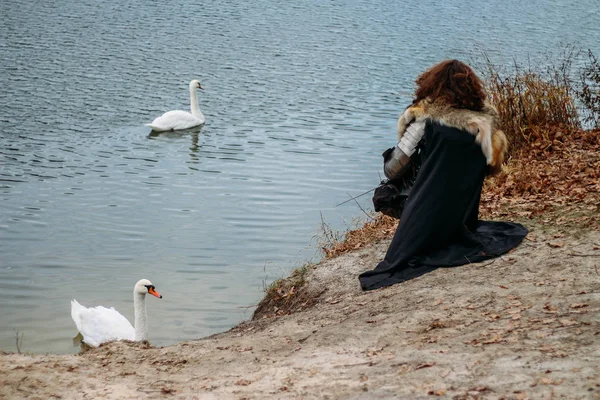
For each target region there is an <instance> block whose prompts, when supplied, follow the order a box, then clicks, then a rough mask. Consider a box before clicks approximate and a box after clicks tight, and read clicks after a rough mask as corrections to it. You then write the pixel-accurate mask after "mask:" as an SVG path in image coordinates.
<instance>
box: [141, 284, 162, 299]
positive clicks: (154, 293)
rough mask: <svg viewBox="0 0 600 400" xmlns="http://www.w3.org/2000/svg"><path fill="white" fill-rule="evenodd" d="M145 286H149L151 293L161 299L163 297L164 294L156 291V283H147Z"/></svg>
mask: <svg viewBox="0 0 600 400" xmlns="http://www.w3.org/2000/svg"><path fill="white" fill-rule="evenodd" d="M145 286H146V288H148V293H149V294H151V295H152V296H154V297H158V298H159V299H162V295H161V294H160V293H158V292H157V291H156V288H155V287H154V285H145Z"/></svg>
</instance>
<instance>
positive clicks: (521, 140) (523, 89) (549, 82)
mask: <svg viewBox="0 0 600 400" xmlns="http://www.w3.org/2000/svg"><path fill="white" fill-rule="evenodd" d="M565 57H566V58H565V59H563V62H562V63H561V64H559V65H557V66H550V67H548V69H547V70H546V71H545V72H540V71H535V70H534V69H533V68H531V67H528V68H523V67H521V66H519V65H518V64H517V63H516V62H515V63H514V71H513V72H512V73H509V74H506V73H503V72H502V71H501V70H500V68H499V67H497V66H496V65H494V63H493V62H492V61H491V60H490V58H489V57H488V56H487V55H485V63H486V73H485V77H486V79H485V85H486V90H487V93H488V96H489V101H490V102H491V103H492V104H493V105H494V106H495V107H496V109H497V110H498V115H499V124H500V128H501V129H502V130H503V131H504V132H505V133H506V135H507V136H508V139H509V141H510V142H511V144H512V146H513V148H514V149H519V148H521V147H523V146H525V144H526V143H532V142H536V141H538V140H540V139H547V138H546V137H544V136H543V135H544V133H545V132H546V129H539V127H549V126H561V127H562V128H563V130H564V131H566V132H568V131H570V130H572V129H578V128H580V122H579V114H578V111H577V106H576V104H575V89H574V87H573V85H572V82H571V80H570V77H569V73H570V66H571V60H572V57H573V55H572V54H567V55H566V56H565ZM540 135H541V136H540Z"/></svg>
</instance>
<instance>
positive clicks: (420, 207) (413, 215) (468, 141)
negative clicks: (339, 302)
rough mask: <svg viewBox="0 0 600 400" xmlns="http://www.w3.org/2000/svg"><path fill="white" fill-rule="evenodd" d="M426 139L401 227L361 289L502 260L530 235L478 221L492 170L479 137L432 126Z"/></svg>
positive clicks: (508, 224)
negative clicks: (486, 179)
mask: <svg viewBox="0 0 600 400" xmlns="http://www.w3.org/2000/svg"><path fill="white" fill-rule="evenodd" d="M422 140H423V141H424V142H423V151H424V154H423V157H422V160H423V163H422V165H421V168H420V170H419V172H418V174H417V177H416V180H415V183H414V185H413V187H412V189H411V192H410V195H409V196H408V199H407V200H406V203H405V205H404V210H403V211H402V216H401V218H400V223H399V224H398V228H397V229H396V233H395V234H394V238H393V239H392V242H391V244H390V247H389V248H388V250H387V253H386V255H385V258H384V260H383V261H381V262H380V263H379V264H378V265H377V266H376V267H375V269H374V270H371V271H367V272H364V273H362V274H361V275H360V276H359V280H360V285H361V287H362V288H363V290H372V289H377V288H380V287H384V286H390V285H393V284H395V283H400V282H404V281H406V280H409V279H412V278H416V277H418V276H421V275H423V274H425V273H427V272H429V271H433V270H435V269H437V268H438V267H455V266H459V265H463V264H469V263H475V262H481V261H484V260H487V259H490V258H494V257H498V256H500V255H502V254H505V253H507V252H508V251H509V250H511V249H513V248H515V247H516V246H518V245H519V243H521V241H522V240H523V238H524V237H525V236H526V235H527V228H525V227H524V226H523V225H521V224H518V223H512V222H493V221H480V220H479V219H478V212H479V200H480V197H481V189H482V187H483V180H484V178H485V176H486V174H487V171H488V166H487V165H486V159H485V156H484V155H483V152H482V150H481V146H480V145H479V144H478V143H477V142H476V141H475V136H473V135H472V134H469V133H467V132H465V131H462V130H460V129H457V128H452V127H447V126H444V125H441V124H439V123H438V122H434V121H428V122H427V124H426V126H425V134H424V137H423V139H422Z"/></svg>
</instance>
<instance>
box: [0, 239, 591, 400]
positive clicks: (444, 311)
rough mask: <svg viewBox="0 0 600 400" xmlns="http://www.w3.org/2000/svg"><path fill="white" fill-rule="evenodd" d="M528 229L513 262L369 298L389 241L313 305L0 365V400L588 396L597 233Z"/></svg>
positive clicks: (324, 269) (348, 268) (322, 269)
mask: <svg viewBox="0 0 600 400" xmlns="http://www.w3.org/2000/svg"><path fill="white" fill-rule="evenodd" d="M538 230H539V229H535V228H534V229H533V230H532V232H531V234H530V236H529V238H528V239H526V240H525V241H524V242H523V244H522V245H521V246H520V247H519V248H518V249H516V251H514V252H513V253H510V254H508V255H505V256H503V257H501V258H498V259H496V260H495V261H493V262H491V261H488V262H484V263H480V264H471V265H468V266H463V267H458V268H449V269H438V270H437V271H434V272H432V273H430V274H427V275H425V276H422V277H420V278H417V279H414V280H412V281H409V282H405V283H403V284H400V285H396V286H393V287H391V288H386V289H382V290H376V291H373V292H366V293H364V292H362V291H361V290H360V288H359V286H358V280H357V278H356V276H357V274H358V273H359V272H362V271H364V270H367V269H370V268H372V266H373V265H375V263H376V262H377V261H378V260H379V259H381V258H382V257H383V253H384V252H385V249H386V247H387V244H388V241H384V242H381V243H377V244H373V245H369V246H367V247H365V248H363V249H360V250H357V251H354V252H352V253H348V254H345V255H342V256H340V257H338V258H335V259H332V260H328V261H325V262H323V263H321V264H319V265H317V266H316V267H315V268H314V269H312V270H311V271H310V272H309V273H308V275H307V277H306V282H307V285H308V286H307V287H306V290H307V291H308V293H309V294H315V295H318V299H317V302H316V305H315V306H313V307H311V308H309V309H307V310H303V311H301V312H297V313H294V314H292V315H287V316H283V317H277V318H269V319H260V320H257V321H249V322H244V323H242V324H240V325H239V326H237V327H235V328H233V329H232V330H230V331H228V332H225V333H222V334H218V335H214V336H211V337H208V338H205V339H202V340H197V341H190V342H185V343H180V344H177V345H173V346H168V347H164V348H151V347H149V346H146V345H144V344H134V343H122V342H121V343H110V344H108V345H105V346H102V347H100V348H98V349H94V350H91V351H89V352H87V353H85V354H82V355H34V356H28V355H19V354H1V355H0V372H1V373H0V398H7V399H22V398H28V399H50V398H60V399H82V398H90V399H105V398H110V399H130V398H131V399H139V398H157V399H165V398H173V399H177V398H181V399H194V398H197V399H265V398H273V399H288V398H291V399H311V398H320V399H348V398H351V399H357V398H360V399H374V398H410V399H418V398H431V397H435V396H439V397H442V398H457V399H463V398H464V399H466V398H498V399H499V398H504V399H525V398H532V399H542V398H544V399H550V398H569V399H592V398H600V250H599V248H600V234H599V233H598V232H587V233H582V234H580V235H578V237H574V236H565V237H554V236H553V235H551V234H542V233H540V232H538Z"/></svg>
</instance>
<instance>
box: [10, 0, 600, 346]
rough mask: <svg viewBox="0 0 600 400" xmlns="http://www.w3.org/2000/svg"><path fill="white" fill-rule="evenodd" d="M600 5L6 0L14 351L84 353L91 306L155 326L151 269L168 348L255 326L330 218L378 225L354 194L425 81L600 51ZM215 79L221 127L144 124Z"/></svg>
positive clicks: (158, 339)
mask: <svg viewBox="0 0 600 400" xmlns="http://www.w3.org/2000/svg"><path fill="white" fill-rule="evenodd" d="M599 8H600V5H599V3H598V2H597V0H580V1H531V2H523V1H499V0H498V1H489V2H486V4H485V5H481V4H480V2H475V1H464V0H461V1H458V0H450V1H445V2H439V1H437V2H433V1H424V2H423V1H422V2H419V4H418V5H410V4H407V3H398V2H389V1H378V0H375V1H372V0H369V1H361V0H349V1H344V2H341V1H325V2H323V1H310V0H309V1H299V2H279V1H265V0H262V1H261V0H257V1H253V2H244V1H229V2H223V1H213V0H207V1H204V2H202V3H198V2H194V1H190V0H179V1H174V2H168V3H165V4H161V3H160V2H159V3H152V2H150V3H149V2H146V1H141V0H132V1H128V2H126V3H123V2H120V1H114V0H108V1H102V2H99V1H95V0H94V1H90V0H77V1H75V0H61V1H59V0H48V1H44V2H31V1H23V0H5V1H3V2H2V6H1V13H2V18H1V20H2V22H0V37H1V39H2V40H1V41H0V68H1V74H0V84H1V87H2V89H1V90H0V110H1V113H0V349H2V350H12V351H14V350H16V348H15V344H14V343H15V340H14V330H18V331H20V332H23V333H24V335H25V337H24V345H23V350H25V351H33V352H57V353H66V352H72V351H75V350H74V349H73V348H72V347H71V346H72V345H71V338H72V337H73V336H74V335H75V333H76V331H75V326H74V324H73V322H72V321H71V317H70V300H71V299H72V298H76V299H77V300H79V301H80V302H81V303H82V304H84V305H100V304H101V305H106V306H115V307H116V308H117V309H118V310H120V311H121V312H122V313H123V314H124V315H125V316H126V317H128V318H129V319H130V320H133V306H132V299H131V291H132V288H133V284H134V283H135V282H136V281H137V280H138V279H140V278H149V279H151V280H152V281H153V283H154V284H155V285H156V286H157V288H158V289H159V291H160V292H161V293H162V294H163V295H164V298H163V299H162V300H156V299H154V298H149V299H148V303H149V304H148V312H149V317H150V329H151V333H150V337H151V341H152V343H153V344H155V345H159V346H160V345H168V344H171V343H176V342H179V341H182V340H186V339H193V338H200V337H203V336H206V335H208V334H211V333H215V332H218V331H223V330H226V329H228V328H229V327H231V326H233V325H234V324H236V323H237V322H239V321H240V320H242V319H246V318H249V317H250V315H251V311H252V308H248V307H249V306H252V305H253V304H256V303H257V301H258V300H259V299H260V298H261V296H262V288H263V285H264V284H265V283H266V284H268V283H269V282H270V281H272V280H273V279H275V278H278V277H281V276H284V275H287V274H288V273H289V272H290V271H291V270H292V269H293V268H294V267H296V266H298V265H300V264H301V263H303V262H304V261H306V260H310V259H312V260H316V259H318V255H319V253H318V246H317V245H316V244H315V241H314V240H313V239H312V238H313V236H314V235H315V234H316V233H318V231H319V225H320V222H321V216H322V217H323V219H324V220H325V221H327V222H328V223H330V224H331V225H332V226H333V227H334V228H336V229H341V230H345V229H346V228H348V227H349V226H352V225H351V221H352V219H353V218H355V217H357V216H360V215H361V211H360V209H359V208H358V206H357V205H356V204H355V203H348V204H346V205H344V206H341V207H335V205H336V204H337V203H339V202H341V201H344V200H346V199H348V196H349V194H350V195H357V194H359V193H361V192H363V191H366V190H368V189H370V188H372V187H373V186H374V185H376V184H377V182H378V181H379V176H380V169H381V156H380V154H381V152H382V151H383V150H384V149H385V148H387V147H389V146H391V145H393V143H394V137H395V119H396V117H397V115H398V114H399V112H400V110H401V109H402V108H403V107H405V106H406V105H407V104H408V101H409V96H408V95H407V94H408V93H410V92H411V91H412V82H413V80H414V78H415V76H416V75H417V74H418V73H419V72H421V71H422V70H423V69H425V68H426V67H428V66H430V65H431V64H432V63H434V62H436V61H439V60H441V59H443V58H449V57H456V58H461V59H464V60H466V61H474V60H477V59H478V58H479V54H480V50H481V49H486V50H487V51H488V52H490V54H492V56H493V57H496V58H497V59H498V60H499V62H503V60H508V62H510V61H511V60H512V58H513V57H515V58H517V59H518V60H523V61H526V60H528V59H529V60H532V61H533V62H536V60H543V59H544V56H545V55H546V54H547V53H548V52H549V51H552V50H555V49H556V48H557V47H558V46H560V45H561V43H576V44H579V45H581V46H584V47H591V48H592V49H593V50H595V52H596V53H599V51H598V50H599V49H598V47H597V46H598V43H600V28H598V26H600V14H599ZM435 13H437V14H435ZM594 46H596V47H595V48H594ZM194 78H198V79H200V81H201V82H202V83H203V85H204V87H205V91H204V92H203V93H200V105H201V108H202V110H203V112H204V114H205V115H206V118H207V122H206V125H205V126H204V127H202V128H198V129H195V130H190V131H185V132H177V133H166V134H151V133H150V131H149V129H148V128H146V127H145V126H144V125H143V124H144V123H147V122H150V121H151V120H152V119H153V118H154V117H156V116H158V115H160V114H161V113H162V112H164V111H167V110H171V109H188V108H189V98H188V89H187V85H188V82H189V81H190V80H191V79H194ZM360 204H361V205H362V206H363V207H364V208H365V209H370V205H371V204H370V196H364V197H362V198H360ZM357 284H358V283H357Z"/></svg>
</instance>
